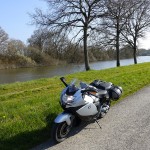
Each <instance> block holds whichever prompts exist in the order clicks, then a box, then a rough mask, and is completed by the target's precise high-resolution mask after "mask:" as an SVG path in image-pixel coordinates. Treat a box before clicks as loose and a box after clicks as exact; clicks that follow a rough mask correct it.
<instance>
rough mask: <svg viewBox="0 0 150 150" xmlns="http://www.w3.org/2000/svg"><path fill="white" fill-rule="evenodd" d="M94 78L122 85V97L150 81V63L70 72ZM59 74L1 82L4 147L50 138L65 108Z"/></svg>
mask: <svg viewBox="0 0 150 150" xmlns="http://www.w3.org/2000/svg"><path fill="white" fill-rule="evenodd" d="M73 78H78V79H79V80H82V81H85V82H87V83H90V82H92V81H93V80H94V79H101V80H105V81H108V82H112V83H114V84H116V85H119V86H122V88H123V90H124V92H123V96H122V98H124V97H126V96H128V95H130V94H132V93H134V92H136V91H137V90H139V89H141V88H142V87H144V86H146V85H149V84H150V63H141V64H137V65H130V66H124V67H118V68H112V69H106V70H100V71H98V70H95V71H94V70H91V71H88V72H80V73H74V74H70V75H67V76H66V79H67V82H69V81H71V80H72V79H73ZM63 88H64V86H63V85H62V83H61V82H60V81H59V77H53V78H49V79H39V80H34V81H28V82H22V83H20V82H17V83H13V84H6V85H0V123H1V124H0V129H1V132H0V141H1V143H0V149H3V150H5V149H12V150H13V149H21V150H23V149H29V148H31V147H34V146H35V145H37V144H39V143H41V142H43V141H45V140H46V139H48V138H50V129H51V125H52V121H53V120H54V118H55V117H56V116H57V114H58V113H60V112H61V111H62V109H61V108H60V106H59V96H60V92H61V90H62V89H63Z"/></svg>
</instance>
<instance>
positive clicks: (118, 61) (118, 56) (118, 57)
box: [116, 24, 120, 67]
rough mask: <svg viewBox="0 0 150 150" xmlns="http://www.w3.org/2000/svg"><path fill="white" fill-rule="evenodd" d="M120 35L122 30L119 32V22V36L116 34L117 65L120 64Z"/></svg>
mask: <svg viewBox="0 0 150 150" xmlns="http://www.w3.org/2000/svg"><path fill="white" fill-rule="evenodd" d="M119 35H120V32H119V24H118V29H117V36H116V55H117V67H119V66H120V51H119Z"/></svg>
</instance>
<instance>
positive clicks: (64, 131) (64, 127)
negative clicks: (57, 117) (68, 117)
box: [52, 122, 72, 143]
mask: <svg viewBox="0 0 150 150" xmlns="http://www.w3.org/2000/svg"><path fill="white" fill-rule="evenodd" d="M71 128H72V125H70V126H69V125H68V124H67V123H66V122H62V123H54V124H53V128H52V138H53V140H54V142H56V143H60V142H62V141H64V140H65V139H66V138H67V136H68V134H69V132H70V130H71Z"/></svg>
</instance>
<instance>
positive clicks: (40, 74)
mask: <svg viewBox="0 0 150 150" xmlns="http://www.w3.org/2000/svg"><path fill="white" fill-rule="evenodd" d="M137 61H138V63H143V62H150V56H139V57H137ZM120 64H121V66H125V65H130V64H134V61H133V59H123V60H121V61H120ZM90 67H91V69H95V70H102V69H106V68H113V67H116V61H115V60H111V61H98V62H93V63H90ZM81 71H85V66H84V64H68V65H59V66H50V67H35V68H19V69H4V70H0V84H5V83H13V82H22V81H28V80H34V79H39V78H49V77H53V76H63V75H66V74H70V73H75V72H81Z"/></svg>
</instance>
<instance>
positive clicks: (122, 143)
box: [34, 86, 150, 150]
mask: <svg viewBox="0 0 150 150" xmlns="http://www.w3.org/2000/svg"><path fill="white" fill-rule="evenodd" d="M99 124H100V125H101V127H102V129H100V128H99V126H98V125H97V124H96V123H91V124H89V125H87V126H85V127H84V128H82V127H80V129H79V128H76V129H75V130H74V131H73V133H72V135H71V136H70V137H69V138H68V139H66V140H65V141H64V142H62V143H60V144H57V145H54V144H53V143H52V141H47V142H46V143H44V144H42V145H39V146H38V147H36V148H35V149H34V150H41V149H43V150H44V149H48V150H62V149H64V150H150V86H149V87H146V88H143V89H142V90H140V91H138V92H137V93H135V94H133V95H132V96H129V97H127V98H125V99H124V100H123V101H121V102H119V103H118V104H116V105H115V106H113V107H111V109H110V111H109V113H108V114H107V115H106V116H105V117H104V118H103V119H101V120H99Z"/></svg>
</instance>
